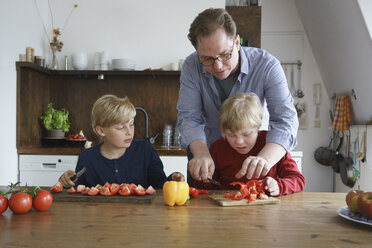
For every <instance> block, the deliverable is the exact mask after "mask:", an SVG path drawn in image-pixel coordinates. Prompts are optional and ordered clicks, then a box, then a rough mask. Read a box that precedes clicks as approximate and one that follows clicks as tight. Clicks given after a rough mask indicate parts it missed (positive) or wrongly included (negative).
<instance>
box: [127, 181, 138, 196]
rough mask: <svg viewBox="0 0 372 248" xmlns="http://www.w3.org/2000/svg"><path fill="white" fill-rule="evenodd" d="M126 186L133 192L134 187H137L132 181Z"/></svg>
mask: <svg viewBox="0 0 372 248" xmlns="http://www.w3.org/2000/svg"><path fill="white" fill-rule="evenodd" d="M128 188H129V189H130V192H132V194H134V189H135V188H137V185H135V184H134V183H131V184H129V185H128Z"/></svg>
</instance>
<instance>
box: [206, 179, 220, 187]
mask: <svg viewBox="0 0 372 248" xmlns="http://www.w3.org/2000/svg"><path fill="white" fill-rule="evenodd" d="M208 181H209V182H210V183H211V184H213V185H216V186H221V183H220V182H217V181H216V180H213V179H212V178H208Z"/></svg>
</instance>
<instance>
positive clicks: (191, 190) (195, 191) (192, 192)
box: [189, 187, 199, 198]
mask: <svg viewBox="0 0 372 248" xmlns="http://www.w3.org/2000/svg"><path fill="white" fill-rule="evenodd" d="M189 194H190V195H191V197H192V198H195V197H197V196H198V195H199V190H198V189H196V188H194V187H189Z"/></svg>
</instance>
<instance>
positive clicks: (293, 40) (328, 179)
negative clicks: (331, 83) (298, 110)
mask: <svg viewBox="0 0 372 248" xmlns="http://www.w3.org/2000/svg"><path fill="white" fill-rule="evenodd" d="M301 37H303V38H302V39H301ZM262 48H264V49H266V50H268V51H269V52H271V53H272V54H274V55H275V56H277V57H278V58H279V60H280V61H282V62H295V61H297V60H298V59H299V60H301V62H302V67H301V71H302V76H301V87H302V90H303V91H304V93H305V97H304V98H301V99H299V98H295V102H298V101H301V102H302V103H306V106H307V114H306V119H307V128H306V129H304V130H299V131H298V135H297V140H298V145H297V147H296V148H295V150H298V151H303V159H302V173H303V174H304V176H305V178H306V187H305V191H333V175H332V170H331V168H330V167H326V166H322V165H320V164H318V163H317V162H316V161H315V159H314V155H313V154H314V151H315V150H316V148H317V147H318V146H320V145H325V146H327V145H328V142H329V135H330V132H329V129H328V127H329V126H330V124H331V121H330V118H329V113H328V110H329V104H330V103H329V96H328V95H327V92H326V90H325V89H324V86H323V82H322V78H321V76H320V73H319V70H318V66H317V63H316V61H315V59H314V56H313V53H312V50H311V47H310V44H309V41H308V38H307V36H306V33H305V30H304V27H303V25H302V22H301V19H300V17H299V15H298V11H297V9H296V5H295V3H294V0H263V1H262ZM316 83H321V84H322V88H323V91H322V93H323V94H322V103H321V106H320V118H319V119H320V120H321V127H320V128H315V127H314V120H315V105H314V103H313V84H316Z"/></svg>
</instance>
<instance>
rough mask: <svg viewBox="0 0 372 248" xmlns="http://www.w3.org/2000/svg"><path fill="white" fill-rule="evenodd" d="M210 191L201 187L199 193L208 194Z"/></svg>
mask: <svg viewBox="0 0 372 248" xmlns="http://www.w3.org/2000/svg"><path fill="white" fill-rule="evenodd" d="M208 193H209V191H208V190H206V189H199V194H201V195H206V194H208Z"/></svg>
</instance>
